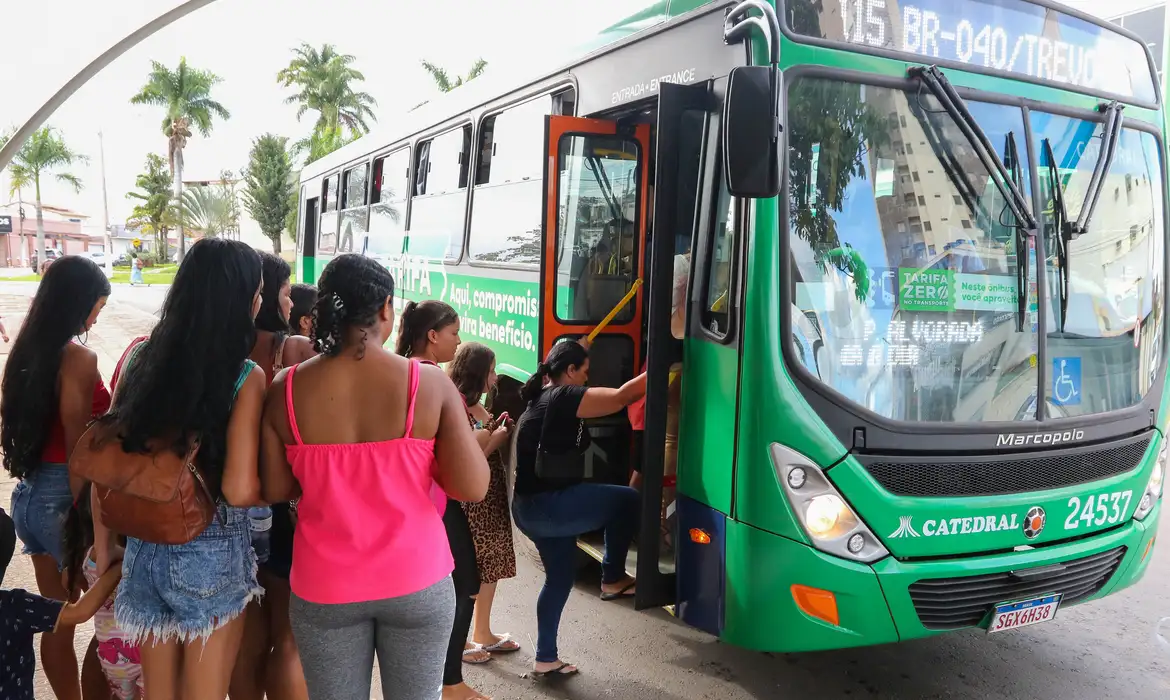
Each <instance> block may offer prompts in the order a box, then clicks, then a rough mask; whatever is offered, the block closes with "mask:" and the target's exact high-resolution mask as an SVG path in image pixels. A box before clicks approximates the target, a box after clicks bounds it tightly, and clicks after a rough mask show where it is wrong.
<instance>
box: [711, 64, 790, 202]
mask: <svg viewBox="0 0 1170 700" xmlns="http://www.w3.org/2000/svg"><path fill="white" fill-rule="evenodd" d="M782 80H783V78H782V76H781V73H780V69H779V68H775V67H772V66H739V67H737V68H734V69H732V71H731V75H730V77H729V78H728V81H727V100H726V102H725V103H724V105H723V157H724V163H725V168H726V179H727V188H728V190H729V191H730V192H731V194H732V196H735V197H747V198H751V199H760V198H766V197H775V196H776V195H778V194H780V144H781V139H780V135H781V132H782V131H783V129H782V128H781V127H780V116H779V115H780V95H782V94H783V87H782V85H783V83H782Z"/></svg>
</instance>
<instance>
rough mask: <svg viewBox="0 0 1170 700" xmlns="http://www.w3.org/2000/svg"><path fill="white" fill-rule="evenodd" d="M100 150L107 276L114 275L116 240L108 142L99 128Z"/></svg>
mask: <svg viewBox="0 0 1170 700" xmlns="http://www.w3.org/2000/svg"><path fill="white" fill-rule="evenodd" d="M98 152H99V153H100V155H101V161H102V231H104V232H105V244H106V276H107V277H112V276H113V275H114V242H113V238H112V237H111V236H110V199H109V197H107V196H106V144H105V138H103V137H102V132H101V129H98Z"/></svg>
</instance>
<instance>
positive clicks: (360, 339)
mask: <svg viewBox="0 0 1170 700" xmlns="http://www.w3.org/2000/svg"><path fill="white" fill-rule="evenodd" d="M290 276H291V273H290V270H289V267H288V265H287V264H286V263H284V261H282V260H281V259H280V258H278V257H276V256H271V255H265V254H258V253H256V252H255V251H254V250H252V249H251V248H249V247H248V246H246V245H244V244H241V243H238V242H233V241H227V240H218V239H207V240H203V241H200V242H198V243H196V244H195V245H194V246H192V248H191V250H190V251H189V254H188V256H187V258H186V259H185V260H184V262H183V264H182V265H181V266H180V268H179V271H178V274H177V275H176V277H175V281H174V284H173V285H172V287H171V289H170V291H169V292H168V294H167V298H166V301H165V303H164V305H163V308H162V312H161V315H160V319H159V321H158V323H157V325H156V326H155V328H154V329H153V331H152V332H151V333H150V335H149V336H145V337H141V338H137V339H135V340H134V342H132V343H131V345H130V347H128V348H126V350H125V352H124V354H123V355H122V358H121V360H120V361H119V363H118V368H117V370H116V371H115V373H114V375H113V376H112V377H111V380H110V387H109V389H108V390H107V388H106V385H105V383H104V381H103V379H102V377H101V375H100V373H99V372H98V369H97V356H96V353H94V351H93V350H91V349H89V348H87V347H86V346H85V345H84V342H82V339H83V337H84V335H85V333H86V331H88V330H89V328H90V327H91V326H92V325H93V324H94V323H96V322H97V319H98V316H99V315H100V313H101V310H102V308H103V306H104V305H105V302H106V300H107V298H108V297H109V295H110V293H111V289H110V285H109V282H108V281H107V280H106V278H105V276H104V275H103V274H102V273H101V270H100V269H99V268H98V267H97V266H96V265H95V264H94V263H93V262H92V261H90V260H88V259H85V258H80V257H71V256H66V257H64V258H62V259H60V260H58V261H56V262H55V263H54V265H53V266H52V267H51V268H50V270H49V271H48V272H47V273H46V275H45V278H44V279H43V280H42V282H41V285H40V287H39V289H38V291H37V294H36V296H35V297H34V299H33V302H32V305H31V307H30V310H29V314H28V316H27V318H26V319H25V322H24V324H23V326H22V328H21V331H20V333H19V334H18V335H17V337H16V339H15V343H14V344H13V347H12V352H11V353H10V356H9V361H8V364H7V365H6V367H5V371H4V377H3V387H2V396H0V448H2V449H3V464H4V467H5V469H6V470H8V472H9V473H10V474H12V475H13V476H14V477H16V478H17V479H18V480H19V484H18V486H17V488H16V490H15V492H14V494H13V499H12V504H11V520H12V521H14V528H13V531H14V534H15V536H16V537H19V539H20V541H21V542H22V543H23V544H24V548H23V553H24V554H26V555H29V556H30V557H31V559H32V563H33V567H34V569H35V571H36V579H37V585H38V589H39V595H34V594H31V593H26V592H24V591H8V590H4V591H0V631H5V632H7V631H8V630H9V629H13V630H17V631H18V633H16V632H14V636H13V637H12V639H14V640H15V642H14V644H13V645H9V646H8V647H6V648H0V697H3V698H5V699H8V698H12V699H13V700H24V698H30V699H31V698H32V688H31V683H32V672H33V670H32V658H33V656H32V644H33V635H35V634H36V633H41V634H42V636H41V660H42V665H43V667H44V671H45V675H46V677H47V678H48V680H49V682H50V685H51V686H52V688H53V692H54V693H55V694H56V696H57V697H58V698H63V699H65V698H67V699H70V700H72V699H74V698H76V699H78V700H81V699H82V698H84V699H85V700H91V699H93V698H102V700H107V699H109V698H119V699H121V698H145V697H149V698H151V700H157V699H163V700H167V699H177V698H183V700H203V699H205V698H206V699H208V700H211V699H215V700H221V699H222V698H225V697H228V696H229V694H230V697H231V698H233V700H247V699H250V698H264V697H267V698H270V699H272V700H277V699H281V700H283V699H285V698H290V699H299V698H312V699H313V700H346V699H348V698H354V699H357V698H362V700H365V699H366V698H368V697H369V692H370V686H371V683H372V671H373V666H374V663H373V662H374V659H375V658H377V661H378V668H379V671H380V673H381V682H382V686H383V688H385V689H387V692H389V689H393V696H394V697H401V698H435V697H436V696H440V697H441V698H443V699H444V700H479V699H480V698H485V697H486V696H484V695H483V694H481V693H480V692H478V691H477V690H475V689H473V688H471V687H470V686H469V685H467V683H466V682H465V680H464V678H463V674H462V667H463V664H482V663H487V662H489V661H490V660H491V659H492V657H493V656H494V655H497V654H506V653H514V652H518V651H520V650H521V645H520V644H519V643H518V642H517V641H516V640H515V639H514V638H513V637H512V635H510V634H508V633H497V632H496V631H495V630H494V629H493V626H492V620H491V614H492V603H493V601H494V598H495V594H496V589H497V586H498V584H499V582H501V581H504V580H506V579H508V578H512V577H514V576H515V575H516V558H515V551H514V548H513V541H512V523H513V520H514V522H515V524H516V525H517V527H518V528H519V529H520V530H521V532H523V533H524V534H525V535H526V536H527V537H529V538H530V539H532V541H533V542H534V543H535V545H536V548H537V550H538V552H539V554H540V557H541V559H542V562H543V564H544V571H545V582H544V585H543V587H542V589H541V592H540V594H539V598H538V601H537V626H538V635H537V641H536V647H537V648H536V649H535V663H534V666H533V675H534V676H535V677H560V676H566V675H571V674H574V673H576V672H577V668H576V667H575V666H573V665H572V664H570V663H568V662H566V661H564V660H562V659H561V658H560V656H559V652H558V648H557V635H558V628H559V624H560V617H561V613H562V611H563V610H564V607H565V605H566V603H567V600H568V597H569V592H570V590H571V588H572V583H573V579H574V572H575V565H574V556H575V544H574V541H575V538H576V537H577V536H578V535H581V534H584V533H587V532H591V531H594V530H598V529H602V530H604V531H605V539H606V553H605V557H604V563H603V578H602V584H601V591H600V594H601V597H602V598H603V599H605V600H613V599H618V598H622V597H626V596H630V595H632V594H633V592H634V590H635V583H636V582H635V581H634V579H633V578H632V577H630V576H628V575H627V574H626V571H625V559H626V554H627V551H628V549H629V547H630V544H631V541H632V539H633V536H634V534H635V530H636V526H637V514H638V503H639V500H638V498H639V497H638V494H637V491H636V490H635V489H633V488H631V487H627V486H613V485H604V484H596V483H587V482H586V481H585V479H584V473H583V471H582V470H581V469H580V468H579V467H580V460H581V459H582V455H583V454H584V451H585V449H586V448H587V447H588V444H589V433H588V431H587V430H586V429H585V428H584V420H586V419H588V418H592V417H597V416H604V415H609V414H612V413H616V412H619V411H621V410H622V409H623V408H625V407H627V406H629V405H630V404H632V403H634V402H636V401H637V400H639V399H640V398H641V397H642V396H643V395H644V393H645V386H646V380H645V375H641V376H639V377H638V378H636V379H634V380H632V381H630V382H628V383H627V384H626V385H624V386H622V387H620V388H617V389H608V388H596V387H587V386H586V384H587V381H588V374H589V353H588V345H587V343H583V342H582V343H578V342H562V343H559V344H557V345H556V346H554V348H553V349H552V350H551V351H550V353H549V354H548V357H546V358H545V360H544V362H542V363H541V364H540V366H539V368H538V371H537V373H536V374H534V375H533V376H532V378H531V379H530V380H529V381H528V383H527V384H526V385H525V387H524V389H523V398H524V400H525V402H526V403H527V409H526V410H525V411H524V413H523V414H522V416H520V417H519V418H518V419H515V418H514V417H512V416H509V415H508V414H507V413H505V412H499V413H497V414H493V413H492V410H491V408H490V397H491V395H492V393H493V391H494V389H495V385H496V372H495V364H496V358H495V355H494V353H493V352H492V350H491V349H490V348H488V347H487V346H484V345H481V344H478V343H465V344H464V343H461V342H460V337H459V316H458V314H457V313H456V312H455V310H454V309H453V308H452V307H450V306H449V305H447V304H444V303H443V302H439V301H424V302H421V303H414V302H411V303H409V304H407V305H406V307H405V309H404V311H403V313H402V314H401V317H400V318H397V319H396V318H395V313H394V294H395V282H394V279H393V277H392V276H391V274H390V272H389V271H388V270H387V269H386V268H385V267H383V266H382V265H380V264H379V263H377V262H376V261H374V260H371V259H369V258H365V257H363V256H361V255H354V254H347V255H341V256H338V257H337V258H335V259H334V260H332V261H331V262H330V263H329V264H328V265H327V266H326V267H325V270H324V271H323V273H322V275H321V277H320V280H319V286H318V288H317V289H315V290H314V289H313V288H311V287H307V286H304V285H295V286H294V285H290ZM395 329H397V343H396V347H395V348H394V350H395V351H394V352H390V351H389V350H387V349H386V348H385V347H384V346H385V345H386V343H387V341H388V340H389V338H390V337H391V336H392V335H394V332H395ZM439 365H445V366H446V371H444V369H443V368H441V367H440V366H439ZM111 392H112V394H111ZM485 396H487V397H489V403H488V405H485V403H484V401H483V399H484V397H485ZM513 433H515V434H514V435H513ZM513 438H514V439H513ZM510 442H513V443H514V445H515V460H514V461H515V465H516V472H515V475H514V482H515V483H514V487H510V486H509V484H510V483H511V482H512V475H511V474H510V473H509V471H508V466H507V465H508V464H509V460H508V459H507V458H506V451H507V450H508V446H509V443H510ZM144 463H153V464H154V465H155V466H156V467H158V469H159V470H160V471H159V472H158V473H157V474H153V475H152V474H151V473H149V470H147V469H138V468H134V469H128V468H127V469H125V470H123V471H119V470H118V469H117V465H119V464H124V465H130V464H133V465H141V464H144ZM172 465H173V470H172V471H167V469H170V468H171V467H172ZM111 474H112V476H111ZM160 474H166V475H168V476H166V477H165V478H163V476H160ZM171 475H173V476H171ZM152 476H153V479H152ZM168 479H169V480H168ZM91 482H92V483H91ZM510 488H511V491H510ZM168 498H169V499H171V501H167V500H166V499H168ZM167 503H172V504H177V505H176V509H172V510H165V506H166V504H167ZM160 504H162V505H160ZM148 513H154V514H156V515H155V516H153V517H155V518H156V520H155V521H153V522H151V521H150V519H149V517H148V516H147V515H146V514H148ZM159 513H168V515H165V516H162V515H157V514H159ZM175 513H179V514H180V516H176V515H174V514H175ZM164 517H165V518H177V519H179V520H183V522H182V523H180V522H178V521H177V520H176V521H175V522H171V521H170V520H168V521H166V522H159V519H162V518H164ZM7 521H8V516H6V515H4V513H3V510H0V570H2V569H3V568H4V567H6V565H7V563H8V560H9V558H10V557H11V551H10V552H9V554H8V555H5V540H4V533H5V523H6V522H7ZM192 523H193V524H194V525H192ZM176 533H179V534H176ZM183 533H186V534H183ZM258 555H260V556H258ZM261 559H262V560H263V561H261ZM115 585H116V586H117V588H116V591H115V590H114V586H115ZM95 616H96V620H95V628H96V634H95V636H94V638H93V639H92V640H91V642H90V645H89V651H88V652H87V653H86V654H85V655H84V657H83V659H82V661H81V664H80V667H79V662H78V659H77V657H76V655H75V653H74V640H73V637H74V635H75V626H76V624H78V623H79V622H81V621H84V620H86V619H89V618H92V617H95ZM5 638H6V639H9V638H8V637H5Z"/></svg>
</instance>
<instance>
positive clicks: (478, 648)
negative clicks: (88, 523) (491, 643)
mask: <svg viewBox="0 0 1170 700" xmlns="http://www.w3.org/2000/svg"><path fill="white" fill-rule="evenodd" d="M480 652H483V653H485V654H487V658H486V659H479V660H475V659H469V658H467V657H468V656H469V655H471V654H478V653H480ZM491 660H492V655H491V652H489V651H488V650H487V649H485V648H483V647H481V646H479V645H478V644H477V645H475V646H473V647H471V648H470V649H464V650H463V663H465V664H471V665H473V666H478V665H479V664H486V663H487V662H489V661H491Z"/></svg>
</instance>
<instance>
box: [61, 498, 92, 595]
mask: <svg viewBox="0 0 1170 700" xmlns="http://www.w3.org/2000/svg"><path fill="white" fill-rule="evenodd" d="M90 489H91V484H90V482H88V481H87V482H85V485H84V486H82V487H81V493H80V495H78V497H77V501H76V502H75V503H74V504H73V505H72V506H71V507H70V508H69V513H68V515H66V516H65V526H64V528H63V529H62V537H61V555H62V556H61V559H62V561H61V568H62V570H63V571H64V572H65V589H66V590H67V591H69V593H70V594H71V595H72V594H73V593H74V592H75V591H77V590H78V588H79V587H78V585H77V584H78V581H79V580H80V579H81V577H82V573H81V572H82V569H83V568H84V567H85V560H86V558H87V557H86V555H87V554H89V548H90V547H92V546H93V512H92V510H91V509H90V501H89V492H90Z"/></svg>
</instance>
